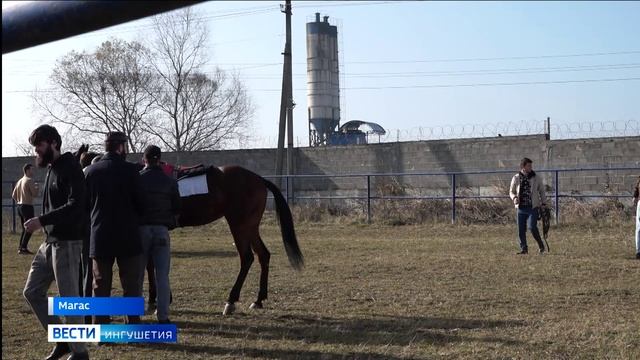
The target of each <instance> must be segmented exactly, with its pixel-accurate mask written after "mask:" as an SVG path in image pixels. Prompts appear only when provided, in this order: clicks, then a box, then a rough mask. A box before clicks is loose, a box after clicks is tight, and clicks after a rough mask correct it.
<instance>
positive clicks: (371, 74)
mask: <svg viewBox="0 0 640 360" xmlns="http://www.w3.org/2000/svg"><path fill="white" fill-rule="evenodd" d="M272 65H282V64H281V63H269V64H265V65H255V66H246V67H240V68H236V69H234V70H246V69H253V68H261V67H268V66H272ZM203 67H219V66H218V65H217V64H207V65H204V66H203ZM639 67H640V63H623V64H600V65H581V66H562V67H532V68H506V69H481V70H451V71H409V72H361V73H348V74H347V73H345V72H342V73H341V74H340V75H342V76H346V77H350V78H395V77H398V78H402V77H431V76H465V75H503V74H527V73H547V72H576V71H602V70H624V69H635V68H639ZM201 72H203V73H205V74H211V72H209V71H201ZM45 74H49V72H42V71H41V72H33V71H29V70H19V71H12V72H11V73H9V74H7V75H9V76H11V75H20V76H36V75H37V76H41V75H45ZM294 76H296V77H306V76H307V74H303V73H298V74H294ZM242 78H243V79H254V80H268V79H280V78H282V75H281V74H265V75H258V74H250V75H244V76H242Z"/></svg>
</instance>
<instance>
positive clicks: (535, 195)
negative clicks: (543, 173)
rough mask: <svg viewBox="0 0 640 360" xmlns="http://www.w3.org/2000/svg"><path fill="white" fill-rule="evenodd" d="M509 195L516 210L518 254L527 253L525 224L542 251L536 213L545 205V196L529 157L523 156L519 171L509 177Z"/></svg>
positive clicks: (542, 246)
mask: <svg viewBox="0 0 640 360" xmlns="http://www.w3.org/2000/svg"><path fill="white" fill-rule="evenodd" d="M509 196H510V197H511V200H512V201H513V204H514V205H515V207H516V209H517V210H518V211H517V216H518V238H519V240H520V252H519V253H518V254H519V255H526V254H528V253H529V248H528V247H527V226H528V227H529V229H530V230H531V234H533V238H534V239H535V240H536V242H537V243H538V246H539V247H540V253H541V254H542V253H544V251H545V249H544V243H543V242H542V238H541V237H540V232H539V231H538V213H539V210H540V207H544V206H546V203H547V196H546V194H545V188H544V183H543V181H542V178H541V177H539V176H537V175H536V173H535V171H533V161H531V159H528V158H524V159H522V161H520V172H518V173H517V174H515V175H514V176H513V179H511V186H510V188H509Z"/></svg>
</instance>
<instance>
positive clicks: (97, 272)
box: [86, 132, 144, 324]
mask: <svg viewBox="0 0 640 360" xmlns="http://www.w3.org/2000/svg"><path fill="white" fill-rule="evenodd" d="M127 140H128V139H127V136H126V135H125V134H124V133H121V132H110V133H108V134H107V137H106V139H105V151H106V153H105V154H104V155H103V156H102V158H101V159H100V161H98V162H96V163H95V164H93V165H91V166H90V167H89V168H88V169H87V171H86V182H87V193H88V196H89V206H90V209H91V235H90V248H89V257H90V258H91V259H92V260H93V295H94V296H96V297H109V296H111V283H112V276H113V263H114V262H116V261H117V262H118V271H119V274H120V283H121V285H122V290H123V295H124V296H125V297H140V296H142V286H141V284H140V283H139V281H140V271H141V268H140V262H141V261H142V243H141V242H140V235H139V232H138V225H139V218H140V216H141V214H142V212H143V209H144V198H143V196H144V195H143V193H142V189H141V187H140V174H139V173H138V171H137V169H136V166H135V164H133V163H129V162H127V161H126V160H125V157H126V155H127ZM109 322H110V318H109V316H95V317H94V318H93V323H94V324H108V323H109ZM127 323H128V324H137V323H140V316H138V315H129V316H127Z"/></svg>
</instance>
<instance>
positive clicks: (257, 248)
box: [249, 234, 271, 309]
mask: <svg viewBox="0 0 640 360" xmlns="http://www.w3.org/2000/svg"><path fill="white" fill-rule="evenodd" d="M251 247H252V248H253V251H254V252H255V253H256V255H258V261H259V262H260V290H259V291H258V299H257V300H256V301H255V302H254V303H253V304H251V306H250V307H249V308H250V309H262V308H263V305H262V302H263V301H264V300H266V299H267V292H268V284H269V260H270V258H271V253H269V250H268V249H267V247H266V246H265V244H264V242H263V241H262V238H261V237H260V235H259V234H258V236H257V237H256V238H254V240H253V241H252V242H251Z"/></svg>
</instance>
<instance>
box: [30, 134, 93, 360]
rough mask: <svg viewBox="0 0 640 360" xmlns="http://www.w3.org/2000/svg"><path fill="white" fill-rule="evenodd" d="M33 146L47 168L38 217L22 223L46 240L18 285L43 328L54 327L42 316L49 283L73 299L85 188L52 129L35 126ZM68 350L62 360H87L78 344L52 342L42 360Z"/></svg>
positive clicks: (74, 320)
mask: <svg viewBox="0 0 640 360" xmlns="http://www.w3.org/2000/svg"><path fill="white" fill-rule="evenodd" d="M29 143H30V144H31V145H33V146H34V147H35V150H36V154H37V157H36V163H37V165H38V166H39V167H42V168H47V169H48V170H47V176H46V180H45V185H44V195H43V203H42V215H40V216H39V217H34V218H31V219H30V220H27V222H26V223H25V224H24V226H25V228H26V230H27V231H29V232H34V231H36V230H38V229H41V228H42V227H44V230H45V234H46V240H45V242H43V243H42V245H40V248H39V249H38V251H37V252H36V254H35V257H34V258H33V262H32V263H31V270H30V271H29V276H28V278H27V283H26V284H25V286H24V291H23V294H24V297H25V298H26V299H27V302H28V303H29V305H30V306H31V308H32V309H33V312H34V313H35V314H36V316H37V317H38V320H40V324H42V326H43V327H44V328H45V330H47V325H49V324H59V323H60V319H59V318H58V317H57V316H50V315H49V314H48V301H47V291H48V290H49V286H50V285H51V283H52V282H53V281H55V282H56V284H57V286H58V292H59V294H60V296H63V297H77V296H78V295H79V291H78V290H79V289H78V277H79V275H80V269H79V267H80V253H81V252H82V227H81V226H82V224H81V223H80V222H79V221H78V219H81V218H83V217H84V216H85V211H86V210H85V207H84V204H85V195H86V194H85V184H84V176H83V175H82V170H81V169H80V164H78V162H77V161H76V160H75V158H74V157H73V155H71V153H69V152H67V153H64V154H61V153H60V145H62V140H61V138H60V134H58V131H57V130H56V128H54V127H52V126H49V125H42V126H39V127H38V128H37V129H35V130H34V131H33V133H31V136H29ZM65 322H66V323H67V324H81V323H82V322H83V319H82V317H81V316H65ZM69 352H72V354H71V356H70V357H69V358H68V359H67V360H78V359H89V352H88V351H87V347H86V345H85V344H84V343H77V342H70V343H57V344H56V346H55V348H54V349H53V351H52V352H51V354H50V355H49V357H47V360H55V359H59V358H61V357H62V356H63V355H65V354H67V353H69Z"/></svg>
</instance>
